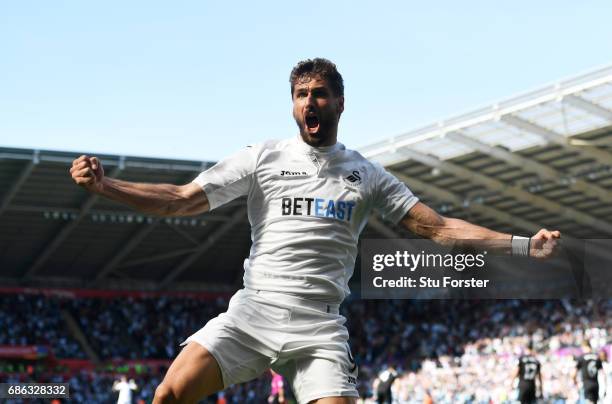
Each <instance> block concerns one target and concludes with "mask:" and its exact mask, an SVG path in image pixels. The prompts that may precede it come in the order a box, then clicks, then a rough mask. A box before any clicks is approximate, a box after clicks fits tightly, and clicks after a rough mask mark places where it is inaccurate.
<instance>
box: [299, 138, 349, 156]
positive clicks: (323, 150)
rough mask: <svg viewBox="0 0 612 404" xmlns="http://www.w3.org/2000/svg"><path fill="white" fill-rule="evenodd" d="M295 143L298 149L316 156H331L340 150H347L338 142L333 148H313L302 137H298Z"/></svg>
mask: <svg viewBox="0 0 612 404" xmlns="http://www.w3.org/2000/svg"><path fill="white" fill-rule="evenodd" d="M293 143H294V144H295V145H296V147H297V148H298V149H300V150H301V151H303V152H305V153H307V154H312V153H314V154H325V155H329V154H333V153H336V152H338V151H340V150H344V149H345V147H344V145H343V144H342V143H340V142H336V143H335V144H333V145H331V146H324V147H313V146H311V145H309V144H308V143H306V142H304V140H303V139H302V137H301V136H300V135H297V136H296V137H295V138H293Z"/></svg>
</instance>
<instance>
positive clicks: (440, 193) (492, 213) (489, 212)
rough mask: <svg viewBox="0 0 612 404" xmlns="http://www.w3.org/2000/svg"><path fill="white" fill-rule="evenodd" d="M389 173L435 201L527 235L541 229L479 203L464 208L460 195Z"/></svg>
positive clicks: (398, 173)
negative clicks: (477, 213) (488, 218)
mask: <svg viewBox="0 0 612 404" xmlns="http://www.w3.org/2000/svg"><path fill="white" fill-rule="evenodd" d="M391 173H392V174H393V175H395V176H396V177H397V178H398V179H399V180H400V181H402V182H404V183H406V184H407V185H408V186H409V187H414V188H415V189H418V190H420V191H421V192H423V193H425V194H429V195H432V196H433V197H434V198H435V199H437V200H440V201H444V202H449V203H451V204H453V205H455V206H458V207H461V208H463V209H467V210H473V211H474V212H479V213H482V214H484V215H485V216H488V217H491V218H493V219H495V220H497V221H500V222H502V223H506V224H508V225H511V226H514V227H518V228H520V229H523V230H525V231H526V232H527V233H528V234H535V233H536V232H537V231H538V230H540V229H541V226H539V225H538V224H536V223H533V222H530V221H528V220H525V219H521V218H520V217H517V216H514V215H511V214H509V213H507V212H504V211H502V210H499V209H496V208H493V207H490V206H487V205H483V204H479V203H470V205H469V206H468V207H465V198H464V197H462V196H461V195H457V194H455V193H453V192H450V191H448V190H446V189H443V188H440V187H437V186H435V185H432V184H429V183H425V182H423V181H421V180H418V179H416V178H414V177H408V176H406V175H404V174H402V173H400V172H397V171H391Z"/></svg>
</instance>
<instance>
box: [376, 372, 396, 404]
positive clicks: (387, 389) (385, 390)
mask: <svg viewBox="0 0 612 404" xmlns="http://www.w3.org/2000/svg"><path fill="white" fill-rule="evenodd" d="M397 377H398V374H397V371H396V370H395V368H394V367H393V366H389V367H388V368H386V369H385V370H383V371H382V372H380V374H379V375H378V377H377V378H376V380H374V386H373V387H374V390H375V391H376V402H377V403H378V404H388V403H389V404H390V403H391V402H393V393H392V391H391V387H392V386H393V382H395V379H397Z"/></svg>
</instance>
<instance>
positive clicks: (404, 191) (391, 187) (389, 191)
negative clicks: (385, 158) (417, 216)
mask: <svg viewBox="0 0 612 404" xmlns="http://www.w3.org/2000/svg"><path fill="white" fill-rule="evenodd" d="M373 166H374V170H375V173H376V177H375V178H376V180H375V183H374V208H376V209H377V210H378V211H379V212H380V214H381V215H382V217H383V218H384V219H386V220H388V221H390V222H392V223H397V222H399V221H400V220H401V219H402V218H403V217H404V216H405V215H406V213H407V212H408V211H409V210H410V208H412V207H413V206H414V205H415V204H416V203H417V202H418V201H419V198H417V197H416V196H415V195H414V194H413V193H412V192H411V191H410V189H408V187H407V186H406V185H405V184H404V183H403V182H401V181H400V180H398V179H397V178H395V176H393V175H391V174H390V173H389V172H388V171H387V170H385V169H384V168H383V166H381V165H380V164H378V163H373Z"/></svg>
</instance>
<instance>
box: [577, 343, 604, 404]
mask: <svg viewBox="0 0 612 404" xmlns="http://www.w3.org/2000/svg"><path fill="white" fill-rule="evenodd" d="M582 350H583V351H584V354H582V356H580V357H578V358H577V359H576V369H575V370H574V383H575V384H576V385H578V372H580V376H581V378H582V391H583V393H584V399H585V400H586V402H587V403H593V404H595V403H597V401H598V400H599V381H598V380H597V376H598V375H599V371H600V370H602V369H603V366H602V363H601V359H599V357H598V356H597V354H596V353H594V352H593V351H592V350H591V345H590V344H589V342H588V341H586V340H585V341H584V342H583V343H582ZM604 383H605V378H604ZM604 387H605V386H604Z"/></svg>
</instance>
